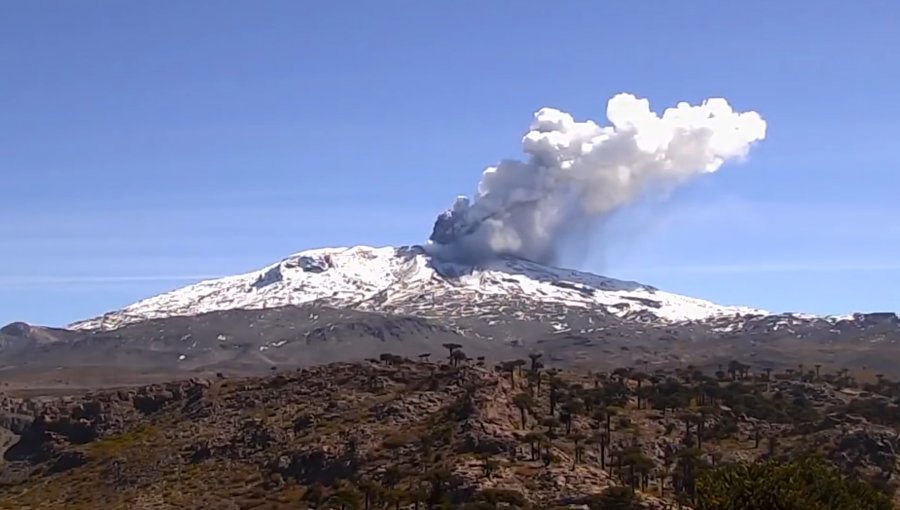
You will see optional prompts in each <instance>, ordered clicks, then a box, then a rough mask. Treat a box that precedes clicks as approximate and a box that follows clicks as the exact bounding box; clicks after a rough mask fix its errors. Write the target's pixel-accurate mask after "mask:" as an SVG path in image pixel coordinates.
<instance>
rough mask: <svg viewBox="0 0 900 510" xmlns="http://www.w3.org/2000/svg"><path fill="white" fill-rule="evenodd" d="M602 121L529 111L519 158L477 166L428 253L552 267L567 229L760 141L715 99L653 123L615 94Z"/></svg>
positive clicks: (757, 123)
mask: <svg viewBox="0 0 900 510" xmlns="http://www.w3.org/2000/svg"><path fill="white" fill-rule="evenodd" d="M606 116H607V118H608V119H609V122H610V123H611V124H612V125H611V126H604V127H601V126H599V125H597V124H596V123H594V122H593V121H590V120H587V121H584V122H579V121H576V120H574V119H573V118H572V116H571V115H569V114H568V113H565V112H562V111H559V110H555V109H553V108H542V109H541V110H539V111H538V112H537V113H535V114H534V121H533V122H532V123H531V127H530V129H529V131H528V133H527V134H525V136H524V138H523V139H522V149H523V150H524V152H525V153H526V154H527V155H528V159H527V160H526V161H517V160H504V161H502V162H500V163H499V164H498V165H496V166H493V167H489V168H487V169H486V170H485V171H484V174H483V175H482V177H481V182H479V183H478V192H477V194H476V195H475V197H474V199H472V200H471V201H470V200H469V199H468V198H466V197H459V198H457V199H456V203H454V204H453V206H452V208H451V209H450V210H448V211H446V212H444V213H443V214H441V215H440V216H439V217H438V219H437V221H436V222H435V225H434V231H433V233H432V235H431V242H430V244H429V245H428V249H429V250H430V251H431V252H433V253H434V254H436V255H438V256H440V257H443V258H450V259H455V260H465V261H469V262H474V261H481V260H485V259H490V258H493V257H497V256H502V255H511V256H516V257H521V258H525V259H529V260H533V261H536V262H542V263H552V262H553V261H554V259H555V258H556V256H557V247H558V245H559V243H560V241H561V239H562V238H563V237H564V236H565V235H566V234H571V233H572V232H571V229H572V228H573V225H579V226H584V225H585V224H589V223H591V221H592V220H599V219H601V218H603V217H604V216H606V215H608V214H610V213H611V212H613V211H615V210H617V209H618V208H621V207H622V206H625V205H627V204H629V203H631V202H633V201H635V200H637V199H638V198H640V197H641V196H642V195H644V194H645V193H647V192H649V191H652V190H659V189H664V190H665V189H671V188H672V187H674V186H677V185H678V184H681V183H683V182H685V181H687V180H688V179H691V178H693V177H695V176H698V175H702V174H704V173H711V172H715V171H716V170H718V169H719V168H720V167H721V166H722V164H723V163H725V162H726V161H730V160H741V159H743V158H744V157H745V156H746V155H747V152H748V151H749V149H750V147H751V145H753V143H754V142H757V141H759V140H762V139H763V138H765V135H766V123H765V121H764V120H763V119H762V118H761V117H760V116H759V114H757V113H756V112H752V111H751V112H745V113H739V112H735V111H734V110H732V109H731V107H730V106H729V105H728V102H727V101H725V99H720V98H715V99H708V100H706V101H704V102H703V103H702V104H700V105H699V106H692V105H689V104H688V103H679V104H678V105H677V106H676V107H675V108H669V109H667V110H666V111H665V112H664V113H663V115H662V116H661V117H660V116H658V115H657V114H656V113H654V112H652V111H650V103H649V102H648V101H647V100H646V99H638V98H637V97H635V96H633V95H631V94H618V95H616V96H615V97H613V98H612V99H610V100H609V103H608V105H607V108H606Z"/></svg>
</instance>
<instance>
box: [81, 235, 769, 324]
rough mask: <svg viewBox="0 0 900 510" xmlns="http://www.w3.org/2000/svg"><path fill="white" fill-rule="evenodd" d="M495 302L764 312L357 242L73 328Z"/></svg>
mask: <svg viewBox="0 0 900 510" xmlns="http://www.w3.org/2000/svg"><path fill="white" fill-rule="evenodd" d="M497 299H500V300H503V299H514V300H517V301H522V300H525V301H534V302H539V303H554V304H562V305H566V306H571V307H581V308H589V307H594V308H601V307H602V308H604V309H606V310H607V311H608V312H610V313H615V314H617V315H627V314H630V313H635V312H650V313H652V314H653V315H654V316H656V317H658V318H659V319H660V320H662V321H684V320H701V319H706V318H711V317H717V316H723V315H732V316H733V315H743V314H760V313H764V312H762V311H761V310H755V309H751V308H742V307H728V306H719V305H716V304H713V303H710V302H708V301H703V300H700V299H694V298H689V297H685V296H680V295H677V294H671V293H668V292H663V291H660V290H657V289H655V288H653V287H650V286H647V285H642V284H639V283H635V282H626V281H620V280H613V279H610V278H604V277H602V276H597V275H593V274H590V273H583V272H579V271H572V270H566V269H558V268H553V267H548V266H543V265H540V264H535V263H532V262H528V261H525V260H521V259H501V260H495V261H493V262H490V263H487V264H481V265H478V266H466V265H460V264H455V263H448V262H443V261H440V260H437V259H435V258H433V257H431V256H429V255H428V254H427V253H426V252H425V250H424V249H423V248H422V247H419V246H412V247H401V248H394V247H386V248H371V247H367V246H357V247H353V248H323V249H316V250H308V251H304V252H301V253H298V254H296V255H293V256H290V257H288V258H286V259H284V260H282V261H281V262H279V263H277V264H274V265H272V266H269V267H266V268H264V269H261V270H259V271H254V272H251V273H247V274H243V275H238V276H230V277H226V278H221V279H218V280H210V281H205V282H200V283H197V284H195V285H190V286H188V287H184V288H182V289H178V290H174V291H172V292H168V293H165V294H161V295H159V296H155V297H152V298H150V299H146V300H143V301H140V302H137V303H135V304H133V305H130V306H128V307H126V308H124V309H122V310H119V311H115V312H110V313H107V314H105V315H103V316H101V317H97V318H94V319H89V320H86V321H82V322H78V323H75V324H73V325H72V327H73V328H75V329H115V328H118V327H120V326H123V325H126V324H129V323H133V322H139V321H144V320H148V319H158V318H165V317H171V316H190V315H198V314H202V313H207V312H213V311H221V310H229V309H236V308H244V309H260V308H271V307H277V306H285V305H301V304H308V303H316V304H322V305H329V306H335V307H346V308H355V309H361V310H376V311H390V312H395V313H406V314H412V315H423V316H428V315H433V314H435V313H436V312H437V310H438V308H440V313H441V315H442V316H446V314H447V313H448V312H449V313H450V314H452V315H456V316H465V315H472V314H477V313H479V312H478V306H477V305H478V304H479V303H482V302H487V301H491V300H497ZM473 305H475V306H473Z"/></svg>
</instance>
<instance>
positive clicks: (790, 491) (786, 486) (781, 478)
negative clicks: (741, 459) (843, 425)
mask: <svg viewBox="0 0 900 510" xmlns="http://www.w3.org/2000/svg"><path fill="white" fill-rule="evenodd" d="M694 507H695V508H696V509H697V510H773V509H776V510H890V509H893V508H895V507H894V504H893V502H892V501H891V499H890V498H889V497H888V496H887V495H885V494H883V493H881V492H879V491H878V490H876V489H875V488H874V487H873V486H872V485H869V484H867V483H865V482H863V481H861V480H857V479H854V478H845V477H843V476H841V474H840V473H839V472H838V471H837V469H836V468H834V467H833V466H831V465H829V464H827V463H825V462H824V461H822V460H821V459H818V458H814V457H808V458H805V459H800V460H797V461H794V462H790V463H778V462H765V463H760V464H729V465H724V466H721V467H719V468H716V469H714V470H709V471H705V472H703V473H701V474H700V475H699V476H698V478H697V483H696V502H695V504H694Z"/></svg>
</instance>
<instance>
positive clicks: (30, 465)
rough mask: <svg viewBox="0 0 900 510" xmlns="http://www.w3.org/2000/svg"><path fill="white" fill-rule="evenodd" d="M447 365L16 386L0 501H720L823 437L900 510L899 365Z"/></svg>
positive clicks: (388, 364) (74, 505) (92, 504)
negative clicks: (58, 389)
mask: <svg viewBox="0 0 900 510" xmlns="http://www.w3.org/2000/svg"><path fill="white" fill-rule="evenodd" d="M451 351H452V352H457V353H458V352H460V350H459V348H458V347H453V346H451V347H450V348H449V350H448V351H447V352H451ZM442 358H443V359H444V360H446V359H447V354H446V353H445V355H444V356H443V357H442ZM433 359H434V358H433ZM435 361H437V362H429V361H427V360H426V361H424V362H416V361H410V360H408V359H405V358H403V357H400V356H397V355H391V354H383V355H381V356H379V357H378V358H377V359H373V360H369V361H365V362H362V363H357V364H334V365H327V366H318V367H314V368H310V369H301V370H288V371H283V372H279V373H277V374H273V375H270V376H267V377H260V378H238V379H231V378H224V377H213V378H208V379H197V378H195V379H192V380H188V381H183V382H171V383H165V384H156V385H149V386H142V387H137V388H130V389H121V390H117V391H105V392H88V393H84V394H81V395H76V396H65V397H41V398H38V397H33V398H26V399H23V398H20V397H13V396H6V397H0V447H2V448H0V449H2V451H3V452H4V453H3V457H2V459H3V460H2V463H0V508H8V509H24V508H30V509H33V510H39V509H53V508H67V509H82V508H83V509H88V508H91V509H92V508H110V509H126V508H127V509H138V510H140V509H160V510H161V509H169V508H171V509H176V508H177V509H191V508H195V509H206V508H220V509H248V510H249V509H294V508H305V507H308V508H319V507H323V508H325V507H327V508H379V509H380V508H390V507H393V508H404V509H407V508H420V507H421V508H424V507H428V508H433V507H441V508H454V507H458V506H459V505H466V506H464V508H501V507H503V508H585V505H587V506H588V507H589V508H591V509H603V508H626V509H629V508H630V509H636V508H644V509H663V508H672V507H673V505H674V503H675V502H676V501H680V502H682V503H685V504H687V505H688V507H690V506H691V505H693V504H696V505H697V507H698V508H720V507H713V506H704V505H708V504H709V502H706V503H704V499H703V497H704V496H703V494H711V492H709V491H711V490H712V488H715V487H719V486H718V485H711V484H713V481H711V480H714V478H709V479H708V477H714V476H715V473H716V469H717V468H716V466H719V465H723V466H724V465H726V464H728V463H731V462H739V463H746V462H751V461H754V460H766V459H768V460H770V461H783V460H790V459H796V458H799V457H801V456H803V455H805V453H808V452H811V451H815V452H818V453H819V455H820V456H821V457H822V458H823V459H825V460H826V461H827V463H828V465H830V466H833V467H832V468H828V469H834V470H840V471H841V472H843V473H855V474H856V475H857V476H859V477H862V479H863V480H865V481H866V483H868V484H871V486H874V487H878V489H877V490H876V489H871V488H869V489H865V492H861V493H860V495H856V496H853V498H854V499H855V500H857V499H858V502H859V505H862V506H851V507H845V506H842V507H841V508H848V509H857V508H860V509H861V508H879V509H880V508H890V506H888V505H887V504H886V503H885V504H882V503H883V502H884V501H889V499H885V498H889V497H890V496H887V497H885V496H881V495H879V494H878V493H880V491H884V492H885V493H886V494H892V493H893V492H892V491H893V489H892V478H891V473H893V472H894V470H895V468H896V462H897V454H898V451H900V443H898V439H897V436H896V432H895V430H894V427H895V426H896V425H897V424H898V423H900V422H898V416H900V413H898V410H897V406H896V404H895V403H893V402H892V400H893V399H894V398H895V397H896V396H897V395H900V385H898V384H897V383H895V382H892V381H890V380H889V379H886V378H882V379H880V380H879V381H878V382H877V383H873V384H869V385H860V384H859V383H857V382H856V381H855V380H854V379H853V378H851V377H849V376H847V375H846V374H845V373H843V372H841V373H825V372H822V373H818V372H819V370H818V368H816V370H815V371H814V372H809V373H807V372H806V371H792V372H778V373H767V372H764V371H759V370H753V369H752V368H751V367H749V366H747V365H743V364H741V363H737V362H736V363H734V364H731V365H729V366H728V367H725V368H726V370H724V371H719V372H718V373H716V374H708V373H707V374H705V373H703V372H701V371H699V370H696V369H693V368H691V369H686V370H685V369H679V370H673V371H663V370H658V371H654V372H649V373H648V372H642V371H639V370H636V369H630V368H620V369H616V370H612V371H610V372H593V373H587V372H559V371H556V370H545V369H543V368H542V363H541V358H539V357H537V356H535V357H533V359H531V360H527V359H526V360H523V361H510V362H504V363H501V364H499V365H498V366H496V367H493V366H489V365H486V364H485V363H483V362H481V361H477V360H470V361H464V357H462V356H459V355H454V356H451V357H450V361H449V362H448V361H443V360H437V359H435ZM835 476H836V475H835ZM823 483H826V482H823ZM697 484H702V485H703V487H705V489H704V491H705V492H703V493H701V492H698V491H696V490H695V488H696V486H697ZM774 485H775V484H772V483H768V484H765V483H764V484H761V485H758V487H769V486H774ZM826 485H827V486H828V487H826V488H824V489H823V488H818V489H815V490H814V491H813V494H812V495H810V496H802V492H801V493H800V494H801V496H802V497H815V498H820V499H822V500H823V501H832V500H833V498H835V497H837V496H836V495H835V494H833V493H832V492H831V491H832V490H834V491H837V490H838V487H837V485H836V484H835V482H827V483H826ZM831 487H834V489H832V488H831ZM722 490H724V491H726V492H727V491H728V490H729V489H727V487H724V488H722ZM860 490H862V489H860ZM825 491H828V492H825ZM873 491H875V492H873ZM793 493H795V494H796V493H798V490H797V489H793ZM861 498H862V499H861ZM865 498H868V499H865ZM879 498H881V499H879ZM868 501H880V502H882V503H879V504H878V505H877V506H866V505H869V503H868ZM615 505H618V506H615ZM722 508H724V507H722ZM728 508H731V507H728ZM789 508H795V507H793V506H792V507H789ZM796 508H799V507H796ZM804 508H806V507H804ZM810 508H832V507H826V506H819V507H810Z"/></svg>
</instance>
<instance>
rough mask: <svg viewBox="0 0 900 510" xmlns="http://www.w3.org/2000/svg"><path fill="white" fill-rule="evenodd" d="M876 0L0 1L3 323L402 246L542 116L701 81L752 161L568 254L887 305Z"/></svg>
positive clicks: (896, 34)
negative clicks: (736, 122)
mask: <svg viewBox="0 0 900 510" xmlns="http://www.w3.org/2000/svg"><path fill="white" fill-rule="evenodd" d="M898 26H900V3H898V2H896V1H888V0H885V1H871V2H846V1H840V2H838V1H822V0H818V1H792V2H785V1H783V0H780V1H755V2H722V1H721V0H716V1H689V2H627V1H609V2H598V1H580V2H576V1H560V2H546V1H540V2H538V1H517V2H500V1H497V2H484V1H468V0H462V1H454V2H430V1H429V2H423V1H413V0H406V1H385V2H369V1H357V2H340V1H332V2H297V1H255V2H247V1H219V2H208V1H203V2H201V1H185V0H182V1H178V2H120V1H102V0H95V1H92V2H54V1H42V0H31V1H28V2H6V3H4V4H3V5H2V6H0V197H2V198H0V323H6V322H10V321H13V320H25V321H30V322H35V323H43V324H52V325H58V324H65V323H68V322H70V321H73V320H76V319H81V318H85V317H87V316H92V315H95V314H99V313H101V312H104V311H107V310H110V309H114V308H118V307H121V306H123V305H126V304H128V303H130V302H132V301H135V300H137V299H140V298H143V297H147V296H149V295H152V294H156V293H159V292H162V291H165V290H168V289H172V288H175V287H178V286H181V285H184V284H187V283H190V282H192V281H195V280H196V279H198V278H203V277H205V276H215V275H226V274H232V273H236V272H244V271H248V270H253V269H257V268H259V267H262V266H263V265H266V264H268V263H271V262H274V261H276V260H278V259H280V258H282V257H284V256H287V255H289V254H290V253H293V252H297V251H301V250H303V249H306V248H314V247H321V246H332V245H337V246H343V245H356V244H370V245H391V244H411V243H418V242H422V241H424V240H425V239H426V238H427V236H428V234H429V233H430V228H431V224H432V221H433V218H434V216H435V215H436V214H437V213H438V212H440V211H441V210H442V209H443V208H445V207H447V206H448V205H449V204H450V203H451V201H452V199H453V198H454V197H455V196H456V195H457V194H471V193H472V192H473V191H474V189H475V186H476V183H477V181H478V178H479V176H480V174H481V171H482V170H483V168H484V167H485V166H487V165H490V164H493V163H495V162H496V161H498V160H499V159H501V158H508V157H518V156H519V155H520V150H519V148H520V146H519V141H520V138H521V136H522V134H523V133H524V131H525V130H526V128H527V125H528V123H529V121H530V119H531V114H532V113H533V112H534V111H535V110H536V109H538V108H540V107H542V106H552V107H557V108H561V109H563V110H566V111H569V112H571V113H573V114H574V115H575V116H576V117H577V118H579V119H584V118H593V119H596V120H598V121H601V123H605V118H604V112H605V105H606V101H607V99H608V98H609V97H610V96H612V95H613V94H615V93H617V92H623V91H625V92H631V93H634V94H637V95H639V96H642V97H647V98H648V99H650V101H651V106H653V107H654V109H656V110H657V111H661V110H662V109H664V108H665V107H668V106H672V105H674V104H675V103H676V102H677V101H682V100H685V101H689V102H692V103H696V102H699V101H701V100H703V99H704V98H706V97H714V96H724V97H726V98H727V99H728V100H729V102H730V103H731V104H732V105H733V106H734V107H735V108H737V109H739V110H756V111H758V112H759V113H760V114H761V115H762V116H763V117H764V118H765V119H766V121H767V122H768V135H767V139H766V140H765V141H764V142H763V143H762V144H761V145H759V146H758V147H756V148H755V149H754V150H753V151H752V152H751V155H750V158H749V159H748V160H747V161H746V162H745V163H744V164H740V165H731V166H728V167H725V168H723V169H722V170H720V171H719V172H718V173H716V174H714V175H711V176H708V177H704V178H703V179H701V180H698V181H695V182H694V183H692V184H691V185H689V186H688V187H686V188H683V189H681V190H679V191H678V192H677V193H676V194H674V195H673V196H672V197H670V199H669V200H667V201H665V202H663V203H654V204H644V205H641V206H639V207H636V208H634V209H632V210H630V211H625V212H623V213H621V214H619V215H617V217H616V218H614V219H613V220H611V221H609V222H608V223H606V224H605V225H604V226H603V228H602V229H599V230H598V231H597V235H596V236H595V237H594V238H593V239H592V245H593V249H592V250H590V251H588V252H586V253H580V254H570V256H569V257H568V259H567V260H566V263H567V264H568V265H575V266H578V267H579V268H582V269H586V270H589V271H593V272H597V273H603V274H608V275H610V276H615V277H622V278H629V279H637V280H639V281H642V282H645V283H650V284H653V285H656V286H658V287H660V288H665V289H667V290H671V291H675V292H681V293H685V294H689V295H693V296H697V297H703V298H706V299H710V300H713V301H717V302H722V303H726V304H746V305H753V306H759V307H763V308H768V309H771V310H780V311H781V310H798V311H808V312H814V313H842V312H849V311H854V310H863V311H874V310H897V309H900V292H898V288H900V223H898V218H900V200H898V199H897V197H898V189H900V177H898V175H900V172H898V171H900V151H898V142H897V140H898V139H900V124H898V120H897V119H900V92H898V91H900V58H898V56H897V50H898V49H900V30H897V27H898Z"/></svg>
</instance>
